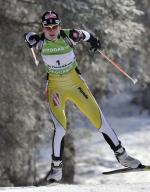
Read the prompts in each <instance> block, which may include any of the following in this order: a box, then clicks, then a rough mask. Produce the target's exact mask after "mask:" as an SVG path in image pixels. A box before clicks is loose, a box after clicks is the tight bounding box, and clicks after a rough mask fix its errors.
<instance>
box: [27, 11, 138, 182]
mask: <svg viewBox="0 0 150 192" xmlns="http://www.w3.org/2000/svg"><path fill="white" fill-rule="evenodd" d="M60 24H61V20H60V18H59V16H58V14H57V13H56V12H55V11H47V12H45V13H44V14H43V16H42V31H43V32H42V33H40V34H36V33H34V32H28V33H25V35H24V36H25V40H26V42H27V43H28V45H29V47H30V48H31V47H35V48H36V49H38V50H39V51H40V53H41V56H42V59H43V61H44V63H45V67H46V71H47V74H48V84H47V90H48V102H49V108H50V113H51V117H52V120H53V123H54V127H55V129H54V135H53V141H52V149H53V152H52V163H51V170H50V172H49V173H48V175H47V176H46V177H45V182H46V183H51V182H59V181H61V179H62V155H63V141H64V136H65V133H66V128H67V127H66V116H65V102H66V101H67V100H68V99H69V100H71V101H72V102H73V103H74V104H75V105H76V106H77V107H78V108H79V109H80V110H81V112H82V113H83V114H84V115H85V116H86V117H87V118H88V119H89V120H90V122H91V123H92V124H93V125H94V126H95V127H96V128H97V129H98V130H99V132H100V133H102V135H103V136H104V139H105V141H106V142H107V143H108V144H109V146H110V147H111V149H112V150H113V152H114V154H115V157H116V158H117V160H118V162H119V163H120V164H121V165H123V166H125V167H130V168H137V167H140V166H141V162H140V161H139V160H137V159H135V158H133V157H131V156H129V155H128V154H127V152H126V150H125V148H124V147H123V146H122V144H121V141H120V140H119V139H118V137H117V135H116V133H115V132H114V130H113V129H112V128H111V127H110V125H109V124H108V123H107V121H106V119H105V117H104V115H103V113H102V111H101V109H100V108H99V106H98V104H97V102H96V101H95V99H94V97H93V95H92V94H91V92H90V90H89V88H88V86H87V84H86V83H85V81H84V80H83V78H82V77H81V73H80V72H79V70H78V67H77V62H76V57H75V54H74V51H73V48H74V46H75V45H76V44H77V43H79V42H82V41H84V42H88V43H90V45H91V49H93V50H94V51H96V50H97V49H101V42H100V41H99V40H98V39H97V38H95V37H94V36H93V35H92V34H91V33H89V32H87V31H85V30H78V29H61V25H60Z"/></svg>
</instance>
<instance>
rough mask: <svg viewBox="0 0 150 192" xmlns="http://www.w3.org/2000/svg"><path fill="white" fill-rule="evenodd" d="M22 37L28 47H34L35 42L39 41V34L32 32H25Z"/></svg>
mask: <svg viewBox="0 0 150 192" xmlns="http://www.w3.org/2000/svg"><path fill="white" fill-rule="evenodd" d="M24 38H25V41H26V42H27V44H28V46H29V47H30V48H31V47H36V45H37V43H38V42H39V41H40V36H39V35H37V34H36V33H34V32H28V33H25V34H24Z"/></svg>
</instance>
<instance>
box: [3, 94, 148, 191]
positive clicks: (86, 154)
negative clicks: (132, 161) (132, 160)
mask: <svg viewBox="0 0 150 192" xmlns="http://www.w3.org/2000/svg"><path fill="white" fill-rule="evenodd" d="M131 99H132V96H131V95H129V94H124V93H122V94H118V95H116V96H114V97H112V98H110V99H109V100H107V101H105V102H104V103H103V105H102V106H101V108H102V110H103V112H104V114H105V115H106V117H107V119H108V120H109V123H110V124H111V125H112V127H113V128H114V129H115V130H116V132H117V133H118V135H119V138H120V140H121V141H122V143H123V144H124V146H125V147H126V149H127V151H128V153H129V154H130V155H132V156H134V157H136V158H138V159H140V160H141V161H142V163H143V164H150V139H149V138H150V118H149V115H148V113H147V112H146V111H142V110H141V109H140V108H139V107H138V106H134V105H132V104H131V103H130V101H131ZM81 118H82V121H80V120H79V119H81ZM81 118H76V119H77V120H76V127H74V128H73V129H72V131H73V133H74V137H75V147H76V159H75V162H76V175H75V182H76V185H62V184H56V185H51V186H47V187H38V188H37V187H24V188H19V187H18V188H3V187H2V188H0V192H49V191H51V192H78V191H81V192H104V191H105V192H112V191H113V192H149V191H150V172H138V173H126V174H119V175H111V176H104V175H102V174H101V173H102V172H103V171H107V170H111V169H114V168H117V167H121V166H120V165H119V163H117V161H116V159H115V157H114V155H113V153H112V151H111V150H110V148H109V146H108V145H107V144H106V143H105V141H104V139H103V137H102V135H101V134H100V132H99V131H98V130H96V129H94V128H93V127H92V126H91V125H90V123H89V122H88V121H87V119H86V118H85V117H83V116H82V117H81Z"/></svg>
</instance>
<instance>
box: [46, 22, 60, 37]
mask: <svg viewBox="0 0 150 192" xmlns="http://www.w3.org/2000/svg"><path fill="white" fill-rule="evenodd" d="M43 32H44V35H45V37H46V38H47V39H49V40H51V41H54V40H56V39H57V36H58V34H59V32H60V25H50V26H47V27H43Z"/></svg>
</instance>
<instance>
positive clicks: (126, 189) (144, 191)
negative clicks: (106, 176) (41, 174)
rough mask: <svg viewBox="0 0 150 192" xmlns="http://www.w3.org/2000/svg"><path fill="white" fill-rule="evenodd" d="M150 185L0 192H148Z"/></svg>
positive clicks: (3, 190)
mask: <svg viewBox="0 0 150 192" xmlns="http://www.w3.org/2000/svg"><path fill="white" fill-rule="evenodd" d="M149 189H150V184H148V183H143V184H142V185H141V184H115V183H113V184H109V185H106V184H99V185H97V184H93V185H67V184H56V185H50V186H46V187H11V188H9V187H5V188H4V187H1V188H0V192H49V191H51V192H79V191H80V192H104V191H105V192H112V191H115V192H148V191H149Z"/></svg>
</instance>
